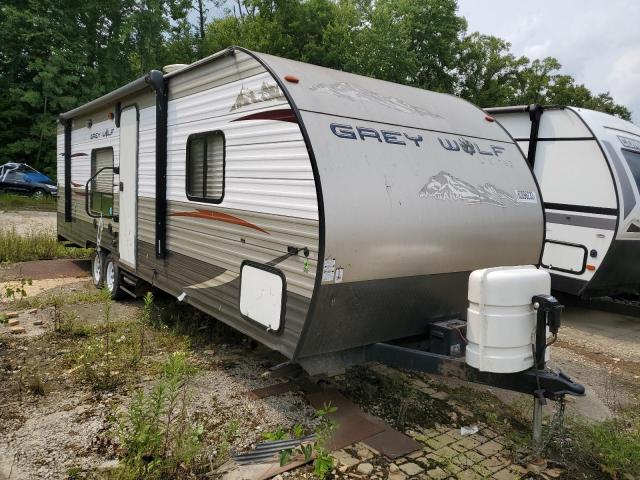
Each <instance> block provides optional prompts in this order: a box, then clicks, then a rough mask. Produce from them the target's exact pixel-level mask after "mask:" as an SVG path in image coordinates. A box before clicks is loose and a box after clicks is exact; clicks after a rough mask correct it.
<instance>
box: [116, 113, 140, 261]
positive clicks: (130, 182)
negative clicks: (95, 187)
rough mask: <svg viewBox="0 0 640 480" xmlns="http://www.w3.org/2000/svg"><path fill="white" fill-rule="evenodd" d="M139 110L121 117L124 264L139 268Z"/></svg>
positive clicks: (121, 213)
mask: <svg viewBox="0 0 640 480" xmlns="http://www.w3.org/2000/svg"><path fill="white" fill-rule="evenodd" d="M137 217H138V109H137V107H128V108H125V109H124V110H122V113H121V114H120V233H119V240H118V245H119V250H120V261H121V262H122V263H123V264H125V265H128V266H129V267H131V268H133V269H135V268H136V237H137V233H138V232H137V228H138V218H137Z"/></svg>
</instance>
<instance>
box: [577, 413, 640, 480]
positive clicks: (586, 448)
mask: <svg viewBox="0 0 640 480" xmlns="http://www.w3.org/2000/svg"><path fill="white" fill-rule="evenodd" d="M569 431H570V433H571V437H572V439H573V442H574V444H573V445H572V446H570V448H572V449H573V450H574V454H575V455H576V457H577V458H579V459H581V461H583V462H586V463H587V464H591V465H594V466H597V467H598V468H599V469H600V470H602V472H604V473H605V474H607V475H608V476H610V477H611V478H612V479H618V478H620V479H624V478H638V477H640V407H638V406H634V407H631V408H629V409H627V410H624V411H622V412H619V414H618V415H617V416H616V417H614V418H612V419H610V420H605V421H603V422H596V423H591V422H586V421H580V420H574V421H572V422H571V423H570V424H569Z"/></svg>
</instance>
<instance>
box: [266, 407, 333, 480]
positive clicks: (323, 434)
mask: <svg viewBox="0 0 640 480" xmlns="http://www.w3.org/2000/svg"><path fill="white" fill-rule="evenodd" d="M336 411H337V408H336V407H334V406H332V405H331V404H330V403H329V404H328V405H324V406H323V408H321V409H319V410H316V417H317V419H318V424H317V426H316V428H315V431H314V440H313V442H310V443H301V444H300V445H299V446H298V447H296V448H286V449H284V450H281V451H280V466H284V465H286V464H287V463H289V462H290V461H291V458H292V457H293V456H294V455H302V457H303V459H304V461H305V462H308V461H309V460H311V458H312V457H313V456H314V454H315V459H314V460H313V473H314V475H315V476H316V477H318V478H320V479H324V478H326V477H327V475H328V474H329V472H331V470H332V469H333V464H334V460H333V457H332V456H331V455H330V454H329V450H327V444H328V442H329V440H330V439H331V435H332V434H333V432H334V431H335V429H336V428H337V427H338V424H337V422H335V421H334V420H332V419H330V418H329V415H330V414H332V413H335V412H336ZM280 431H281V429H278V430H276V432H280ZM293 434H294V438H302V436H303V435H304V427H302V425H296V426H295V427H294V428H293ZM276 440H279V439H276Z"/></svg>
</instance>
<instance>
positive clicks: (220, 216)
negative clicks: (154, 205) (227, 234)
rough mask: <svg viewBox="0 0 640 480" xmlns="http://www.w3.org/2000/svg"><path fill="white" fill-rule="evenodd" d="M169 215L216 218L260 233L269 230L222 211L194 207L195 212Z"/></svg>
mask: <svg viewBox="0 0 640 480" xmlns="http://www.w3.org/2000/svg"><path fill="white" fill-rule="evenodd" d="M169 216H170V217H192V218H204V219H205V220H218V221H219V222H226V223H232V224H234V225H240V226H241V227H247V228H252V229H253V230H257V231H259V232H262V233H266V234H267V235H270V233H269V232H267V231H266V230H263V229H262V228H260V227H258V226H257V225H254V224H253V223H250V222H247V221H246V220H243V219H241V218H238V217H234V216H233V215H229V214H226V213H222V212H214V211H213V210H200V209H196V211H195V212H176V213H172V214H171V215H169Z"/></svg>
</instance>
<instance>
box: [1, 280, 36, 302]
mask: <svg viewBox="0 0 640 480" xmlns="http://www.w3.org/2000/svg"><path fill="white" fill-rule="evenodd" d="M31 285H33V281H32V280H31V279H30V278H21V279H20V282H19V284H9V285H7V286H6V287H5V288H4V296H5V298H6V299H7V300H16V295H20V300H22V299H24V298H25V297H26V296H27V290H26V288H25V287H26V286H31Z"/></svg>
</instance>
